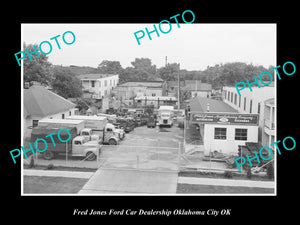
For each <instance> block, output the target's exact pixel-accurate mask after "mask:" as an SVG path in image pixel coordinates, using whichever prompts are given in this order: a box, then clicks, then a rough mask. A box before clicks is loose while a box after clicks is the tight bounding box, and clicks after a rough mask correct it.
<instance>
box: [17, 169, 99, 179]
mask: <svg viewBox="0 0 300 225" xmlns="http://www.w3.org/2000/svg"><path fill="white" fill-rule="evenodd" d="M93 174H94V172H81V171H60V170H33V169H23V175H24V176H42V177H43V176H49V177H71V178H85V179H89V178H90V177H91V176H92V175H93Z"/></svg>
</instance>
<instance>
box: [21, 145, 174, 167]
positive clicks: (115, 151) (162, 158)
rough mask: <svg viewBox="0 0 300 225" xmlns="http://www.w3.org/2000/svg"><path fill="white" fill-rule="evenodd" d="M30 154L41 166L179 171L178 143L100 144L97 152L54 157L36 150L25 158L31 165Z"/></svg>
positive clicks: (35, 162)
mask: <svg viewBox="0 0 300 225" xmlns="http://www.w3.org/2000/svg"><path fill="white" fill-rule="evenodd" d="M31 157H33V160H34V164H35V165H40V166H49V165H50V164H53V166H62V167H72V168H76V167H80V168H91V169H98V168H102V169H134V170H152V171H178V168H179V159H180V148H179V146H178V148H174V147H173V148H172V147H160V146H140V145H139V146H127V145H103V146H102V147H101V149H100V151H99V153H98V155H96V156H93V155H89V156H86V157H75V156H71V155H70V154H68V155H67V154H56V155H55V157H54V158H53V159H51V160H46V159H44V158H43V156H42V155H41V154H40V153H38V152H37V154H36V155H34V156H30V157H29V158H27V159H24V164H26V165H30V161H31ZM94 158H95V159H94ZM93 159H94V160H93Z"/></svg>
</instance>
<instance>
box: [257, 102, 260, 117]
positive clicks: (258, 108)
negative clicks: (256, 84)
mask: <svg viewBox="0 0 300 225" xmlns="http://www.w3.org/2000/svg"><path fill="white" fill-rule="evenodd" d="M257 113H258V114H260V103H258V105H257Z"/></svg>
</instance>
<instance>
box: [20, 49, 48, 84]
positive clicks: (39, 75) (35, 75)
mask: <svg viewBox="0 0 300 225" xmlns="http://www.w3.org/2000/svg"><path fill="white" fill-rule="evenodd" d="M23 46H24V47H23V49H24V51H25V49H28V51H29V52H34V51H35V49H34V46H35V47H36V49H38V46H37V45H36V44H35V45H33V44H29V45H26V44H25V43H24V45H23ZM39 56H40V57H39ZM39 56H38V55H37V54H36V53H35V54H32V55H31V56H30V57H31V59H32V61H30V59H29V57H28V56H26V57H25V58H24V59H23V65H24V82H32V81H36V82H39V83H41V84H46V85H48V84H49V83H50V82H51V79H52V73H51V63H50V62H48V56H46V55H44V54H42V53H40V52H39Z"/></svg>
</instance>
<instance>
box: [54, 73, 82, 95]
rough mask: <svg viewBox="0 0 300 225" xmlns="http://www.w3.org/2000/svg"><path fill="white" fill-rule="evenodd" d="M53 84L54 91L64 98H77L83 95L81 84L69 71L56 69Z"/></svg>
mask: <svg viewBox="0 0 300 225" xmlns="http://www.w3.org/2000/svg"><path fill="white" fill-rule="evenodd" d="M53 76H54V79H53V81H52V83H51V85H52V88H53V90H54V91H55V92H56V93H57V94H58V95H60V96H62V97H64V98H76V97H80V96H81V95H82V90H81V82H80V80H79V79H78V78H77V77H75V76H74V74H72V72H71V71H70V70H69V69H63V68H56V69H54V71H53Z"/></svg>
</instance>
